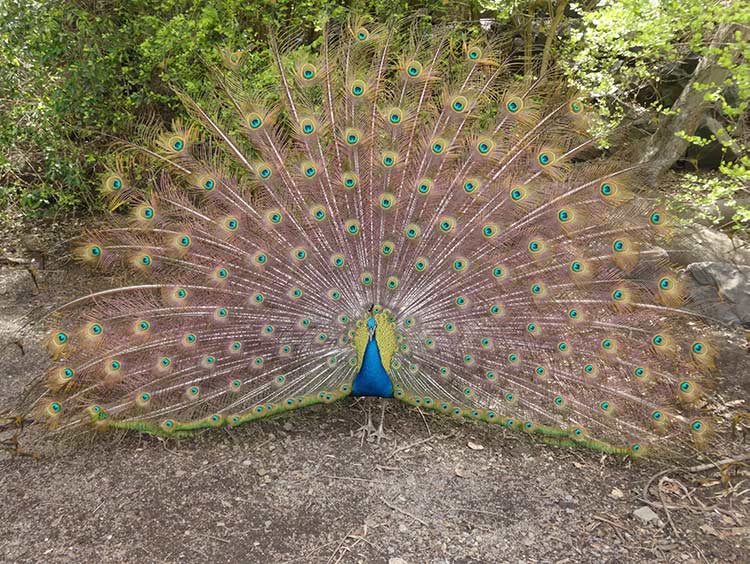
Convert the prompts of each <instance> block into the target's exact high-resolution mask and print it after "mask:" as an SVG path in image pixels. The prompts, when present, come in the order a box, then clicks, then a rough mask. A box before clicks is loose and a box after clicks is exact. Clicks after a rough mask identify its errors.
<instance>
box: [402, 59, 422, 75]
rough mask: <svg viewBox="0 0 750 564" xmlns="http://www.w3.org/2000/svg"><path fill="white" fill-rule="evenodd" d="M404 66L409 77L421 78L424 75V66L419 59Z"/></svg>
mask: <svg viewBox="0 0 750 564" xmlns="http://www.w3.org/2000/svg"><path fill="white" fill-rule="evenodd" d="M404 68H405V69H406V75H407V76H408V77H409V78H419V77H420V76H421V75H422V71H423V67H422V63H420V62H419V61H408V62H407V63H406V65H404Z"/></svg>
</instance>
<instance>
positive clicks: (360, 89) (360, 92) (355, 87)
mask: <svg viewBox="0 0 750 564" xmlns="http://www.w3.org/2000/svg"><path fill="white" fill-rule="evenodd" d="M349 92H350V93H351V95H352V96H353V97H354V98H362V97H363V96H364V95H365V94H366V93H367V83H366V82H365V81H364V80H354V81H352V83H351V84H350V85H349Z"/></svg>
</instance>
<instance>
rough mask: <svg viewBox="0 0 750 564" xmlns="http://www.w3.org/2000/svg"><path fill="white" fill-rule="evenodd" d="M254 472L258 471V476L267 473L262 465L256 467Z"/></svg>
mask: <svg viewBox="0 0 750 564" xmlns="http://www.w3.org/2000/svg"><path fill="white" fill-rule="evenodd" d="M256 472H257V473H258V476H265V475H266V474H268V470H266V469H265V468H262V467H261V468H258V469H257V470H256Z"/></svg>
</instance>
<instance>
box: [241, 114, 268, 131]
mask: <svg viewBox="0 0 750 564" xmlns="http://www.w3.org/2000/svg"><path fill="white" fill-rule="evenodd" d="M245 119H246V122H247V125H248V127H250V129H251V130H253V131H256V130H259V129H261V128H262V127H263V125H264V119H263V116H262V115H260V114H259V113H257V112H253V113H250V114H248V115H247V117H246V118H245Z"/></svg>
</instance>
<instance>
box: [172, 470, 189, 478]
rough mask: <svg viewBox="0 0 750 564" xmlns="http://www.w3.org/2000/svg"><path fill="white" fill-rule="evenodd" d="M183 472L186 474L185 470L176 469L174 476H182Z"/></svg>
mask: <svg viewBox="0 0 750 564" xmlns="http://www.w3.org/2000/svg"><path fill="white" fill-rule="evenodd" d="M185 474H187V472H185V471H184V470H177V472H175V473H174V477H175V478H182V477H183V476H184V475H185Z"/></svg>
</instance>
